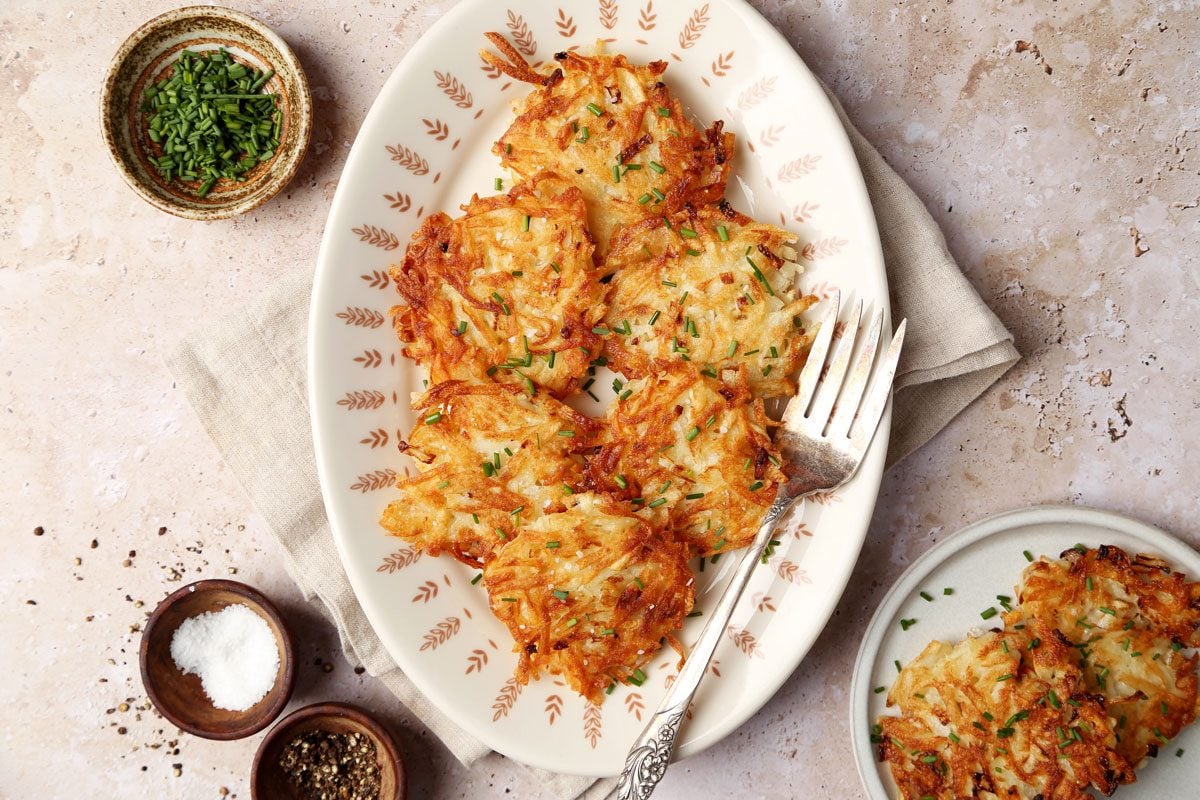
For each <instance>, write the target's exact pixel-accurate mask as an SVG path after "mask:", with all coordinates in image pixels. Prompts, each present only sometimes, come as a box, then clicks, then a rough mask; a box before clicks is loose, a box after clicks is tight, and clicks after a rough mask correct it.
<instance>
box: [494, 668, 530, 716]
mask: <svg viewBox="0 0 1200 800" xmlns="http://www.w3.org/2000/svg"><path fill="white" fill-rule="evenodd" d="M522 688H524V687H523V686H522V685H521V684H519V683H517V679H516V678H509V679H508V680H507V681H505V682H504V686H503V687H502V688H501V689H500V693H499V694H497V695H496V702H494V703H492V711H493V712H495V713H493V714H492V722H499V720H500V718H501V717H507V716H508V712H509V711H512V707H513V706H514V705H515V704H516V702H517V698H518V697H520V696H521V689H522Z"/></svg>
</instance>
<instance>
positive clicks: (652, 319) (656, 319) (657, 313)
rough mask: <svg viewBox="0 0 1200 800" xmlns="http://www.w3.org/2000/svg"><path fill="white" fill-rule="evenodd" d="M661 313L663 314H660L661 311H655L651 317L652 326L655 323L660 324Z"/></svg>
mask: <svg viewBox="0 0 1200 800" xmlns="http://www.w3.org/2000/svg"><path fill="white" fill-rule="evenodd" d="M660 313H661V312H659V311H655V312H654V313H653V314H651V315H650V324H651V325H653V324H654V323H656V322H658V315H659V314H660Z"/></svg>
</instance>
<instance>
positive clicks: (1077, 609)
mask: <svg viewBox="0 0 1200 800" xmlns="http://www.w3.org/2000/svg"><path fill="white" fill-rule="evenodd" d="M1017 597H1018V603H1019V605H1018V606H1017V607H1016V608H1014V609H1013V610H1012V611H1010V612H1008V613H1007V614H1005V621H1006V622H1007V623H1008V625H1009V626H1012V625H1019V624H1022V623H1027V622H1029V621H1031V620H1040V621H1042V622H1044V623H1046V624H1048V625H1051V626H1053V627H1055V628H1057V629H1058V630H1059V631H1061V632H1062V634H1063V636H1065V637H1066V638H1067V639H1068V640H1069V641H1070V642H1071V643H1072V644H1073V645H1074V646H1075V647H1076V648H1077V650H1078V653H1079V656H1080V659H1081V663H1082V664H1083V679H1084V683H1085V685H1086V686H1087V688H1088V690H1089V691H1091V692H1094V693H1096V694H1098V695H1101V696H1103V697H1104V698H1105V701H1106V703H1107V705H1108V711H1109V714H1110V715H1111V716H1112V717H1113V718H1114V719H1115V720H1116V732H1117V750H1118V751H1120V753H1121V754H1122V755H1123V756H1125V758H1126V759H1128V760H1129V761H1130V763H1132V764H1135V765H1136V764H1138V763H1139V762H1141V761H1142V759H1144V758H1145V757H1147V756H1152V755H1156V754H1157V753H1158V749H1159V747H1160V746H1162V745H1165V744H1167V743H1168V742H1169V741H1170V740H1171V739H1172V738H1174V737H1175V736H1177V735H1178V734H1179V732H1180V731H1181V730H1183V728H1185V727H1186V726H1188V725H1190V724H1191V723H1192V722H1193V721H1194V720H1195V719H1196V715H1197V712H1198V711H1200V701H1198V699H1197V676H1196V666H1197V663H1198V662H1200V656H1198V655H1196V654H1194V653H1193V654H1192V655H1190V656H1188V655H1185V654H1184V653H1183V650H1184V649H1185V648H1194V647H1197V646H1198V645H1200V583H1193V582H1188V580H1187V579H1186V578H1185V577H1184V576H1183V575H1181V574H1179V573H1177V572H1172V571H1171V568H1170V566H1169V565H1167V564H1166V563H1165V562H1163V561H1162V560H1160V559H1157V558H1154V557H1151V556H1146V555H1136V556H1130V555H1129V554H1128V553H1126V552H1125V551H1123V550H1121V549H1120V548H1117V547H1110V546H1101V547H1099V548H1097V549H1094V550H1093V549H1071V550H1067V551H1066V552H1065V553H1063V554H1062V556H1061V557H1060V558H1058V559H1047V558H1042V559H1040V560H1038V561H1036V562H1034V563H1032V564H1030V565H1029V566H1028V567H1027V568H1026V569H1025V572H1024V574H1023V576H1022V580H1021V584H1020V586H1018V590H1017Z"/></svg>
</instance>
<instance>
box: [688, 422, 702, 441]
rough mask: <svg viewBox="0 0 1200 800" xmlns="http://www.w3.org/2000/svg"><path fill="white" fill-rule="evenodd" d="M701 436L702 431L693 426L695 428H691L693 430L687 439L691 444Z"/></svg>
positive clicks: (689, 432)
mask: <svg viewBox="0 0 1200 800" xmlns="http://www.w3.org/2000/svg"><path fill="white" fill-rule="evenodd" d="M699 435H700V429H699V428H697V427H696V426H695V425H693V426H692V427H691V429H690V430H689V431H688V432H687V434H686V438H687V440H688V441H689V442H690V441H692V440H693V439H695V438H696V437H697V436H699Z"/></svg>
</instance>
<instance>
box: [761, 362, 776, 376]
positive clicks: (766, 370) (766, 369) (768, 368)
mask: <svg viewBox="0 0 1200 800" xmlns="http://www.w3.org/2000/svg"><path fill="white" fill-rule="evenodd" d="M774 366H775V365H774V364H767V365H766V366H765V367H763V370H762V375H763V377H764V378H765V377H767V376H768V375H770V374H771V368H772V367H774Z"/></svg>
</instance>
